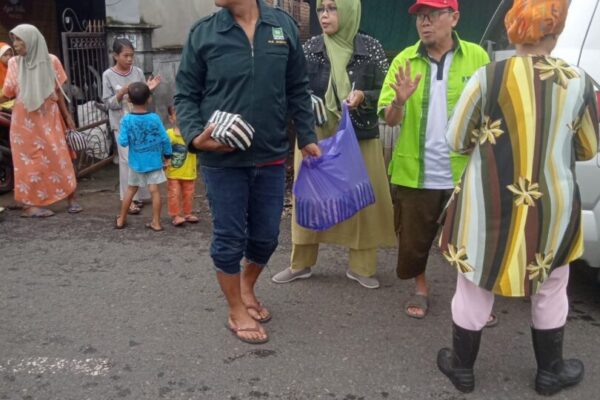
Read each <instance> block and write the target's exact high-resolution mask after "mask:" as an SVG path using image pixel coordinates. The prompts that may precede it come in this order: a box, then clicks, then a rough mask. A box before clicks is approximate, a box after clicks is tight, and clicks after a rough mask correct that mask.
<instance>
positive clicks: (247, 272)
mask: <svg viewBox="0 0 600 400" xmlns="http://www.w3.org/2000/svg"><path fill="white" fill-rule="evenodd" d="M261 271H262V268H261V267H259V266H257V265H256V264H246V265H245V266H244V269H243V270H242V273H241V278H240V288H241V295H242V302H243V303H244V305H245V306H246V309H247V312H248V314H249V315H250V316H251V317H252V318H254V319H255V320H256V321H258V322H262V323H264V322H267V321H270V320H271V313H270V312H269V310H267V309H266V308H265V307H263V306H262V304H261V302H260V301H259V300H258V298H257V297H256V294H255V293H254V285H255V284H256V280H257V279H258V276H259V275H260V272H261Z"/></svg>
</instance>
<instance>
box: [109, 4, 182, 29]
mask: <svg viewBox="0 0 600 400" xmlns="http://www.w3.org/2000/svg"><path fill="white" fill-rule="evenodd" d="M171 1H174V0H171ZM167 3H170V1H168V2H167ZM140 16H141V14H140V0H120V1H110V0H109V1H107V2H106V18H107V19H108V20H109V22H120V23H123V24H139V23H140Z"/></svg>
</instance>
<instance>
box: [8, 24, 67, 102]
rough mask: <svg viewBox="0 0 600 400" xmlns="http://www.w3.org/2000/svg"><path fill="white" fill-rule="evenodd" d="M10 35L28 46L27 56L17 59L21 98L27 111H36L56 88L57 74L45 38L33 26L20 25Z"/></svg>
mask: <svg viewBox="0 0 600 400" xmlns="http://www.w3.org/2000/svg"><path fill="white" fill-rule="evenodd" d="M10 33H11V34H13V35H15V36H17V37H18V38H19V39H21V40H23V42H25V45H26V46H27V54H26V55H25V56H24V57H23V56H18V57H17V63H18V68H19V78H18V79H19V97H20V99H21V101H22V102H23V104H24V105H25V109H26V110H27V111H29V112H31V111H35V110H37V109H38V108H40V107H41V106H42V104H44V101H46V99H47V98H48V97H50V95H52V93H53V92H54V89H55V88H56V73H55V72H54V67H53V66H52V60H50V54H49V53H48V46H47V45H46V40H45V39H44V36H42V34H41V32H40V31H39V30H38V29H37V28H36V27H35V26H33V25H29V24H21V25H18V26H17V27H15V28H14V29H13V30H11V31H10Z"/></svg>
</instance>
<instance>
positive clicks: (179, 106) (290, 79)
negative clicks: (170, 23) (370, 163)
mask: <svg viewBox="0 0 600 400" xmlns="http://www.w3.org/2000/svg"><path fill="white" fill-rule="evenodd" d="M258 6H259V9H260V17H259V20H258V22H257V25H256V32H255V34H254V40H253V42H252V43H250V41H249V40H248V37H247V36H246V34H245V33H244V31H243V29H242V28H241V27H240V26H239V25H238V24H237V23H236V22H235V20H234V19H233V17H232V15H231V14H230V12H229V11H228V10H227V9H226V8H223V9H221V10H219V11H218V12H216V13H214V14H212V15H210V16H208V17H206V18H204V19H201V20H200V21H198V22H197V23H196V24H195V25H194V26H193V27H192V29H191V32H190V34H189V37H188V39H187V42H186V44H185V46H184V48H183V54H182V58H181V64H180V66H179V71H178V73H177V78H176V85H177V91H176V95H175V108H176V110H177V120H178V123H179V127H180V129H181V132H182V134H183V136H184V138H185V140H186V142H187V143H188V147H189V149H190V151H192V152H198V150H196V149H195V148H193V146H191V141H192V140H193V139H194V138H195V137H196V136H198V135H199V134H200V133H201V132H202V131H203V130H204V128H205V126H206V124H207V121H208V119H209V118H210V116H211V114H212V113H213V112H214V111H215V110H220V111H226V112H230V113H235V114H240V115H241V116H242V118H243V119H244V120H245V121H247V122H249V123H250V124H251V125H252V126H253V127H254V130H255V133H254V139H253V142H252V146H251V147H250V148H249V149H248V150H246V151H234V152H232V153H216V152H198V153H199V159H200V163H201V164H202V165H205V166H213V167H248V166H255V165H257V164H263V163H269V162H272V161H277V160H281V159H283V158H285V157H286V156H287V154H288V151H289V140H288V135H287V115H288V113H289V114H290V115H291V117H292V120H293V122H294V125H295V128H296V132H297V138H298V145H299V147H300V148H302V147H304V146H306V145H307V144H309V143H316V142H317V137H316V134H315V133H314V117H313V113H312V103H311V99H310V95H309V91H308V76H307V72H306V61H305V59H304V53H303V50H302V45H301V43H300V37H299V33H298V27H297V25H296V23H295V22H294V20H293V19H292V18H291V17H290V16H289V15H288V14H286V13H285V12H284V11H282V10H278V9H275V8H272V7H269V6H267V5H266V4H265V3H264V2H263V0H259V1H258Z"/></svg>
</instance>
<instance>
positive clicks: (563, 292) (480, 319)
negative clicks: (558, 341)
mask: <svg viewBox="0 0 600 400" xmlns="http://www.w3.org/2000/svg"><path fill="white" fill-rule="evenodd" d="M567 283H569V266H568V265H564V266H562V267H558V268H556V269H555V270H553V271H552V273H551V274H550V276H549V277H548V279H546V281H545V282H544V283H543V284H542V286H541V288H540V290H539V291H538V293H537V294H535V295H533V296H531V320H532V323H533V327H534V328H535V329H554V328H560V327H561V326H564V325H565V323H566V322H567V314H568V313H569V301H568V299H567ZM493 306H494V294H493V293H492V292H490V291H488V290H485V289H482V288H480V287H479V286H477V285H475V284H474V283H473V282H471V281H470V280H468V279H467V278H465V277H464V276H463V275H462V274H458V281H457V283H456V293H455V294H454V297H453V298H452V320H453V321H454V323H455V324H456V325H458V326H460V327H461V328H464V329H468V330H471V331H479V330H481V329H483V327H484V326H485V323H486V322H487V320H488V317H489V315H490V313H491V312H492V307H493Z"/></svg>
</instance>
